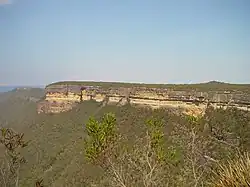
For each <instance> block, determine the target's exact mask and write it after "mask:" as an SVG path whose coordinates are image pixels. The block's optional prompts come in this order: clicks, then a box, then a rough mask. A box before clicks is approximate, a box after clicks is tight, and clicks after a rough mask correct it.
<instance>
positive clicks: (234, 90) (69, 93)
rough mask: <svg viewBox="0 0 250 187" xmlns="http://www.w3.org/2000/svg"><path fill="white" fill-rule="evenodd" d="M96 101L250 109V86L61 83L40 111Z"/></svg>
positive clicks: (48, 89) (195, 110) (191, 109)
mask: <svg viewBox="0 0 250 187" xmlns="http://www.w3.org/2000/svg"><path fill="white" fill-rule="evenodd" d="M87 100H95V101H97V102H102V103H103V104H104V105H106V104H115V105H125V104H131V105H136V106H149V107H152V108H160V107H174V108H180V109H182V110H183V111H184V112H186V113H194V114H198V113H202V112H203V111H204V110H205V108H206V106H207V104H208V103H210V104H211V105H212V106H214V107H223V108H226V107H237V108H240V109H244V110H249V106H250V85H232V84H225V83H216V82H212V83H206V84H194V85H145V84H125V83H98V82H61V83H60V82H59V83H54V84H51V85H48V86H47V87H46V95H45V99H44V101H42V102H40V103H39V104H38V113H42V112H44V113H60V112H64V111H69V110H71V109H72V108H73V107H74V106H76V104H77V103H80V102H82V101H87Z"/></svg>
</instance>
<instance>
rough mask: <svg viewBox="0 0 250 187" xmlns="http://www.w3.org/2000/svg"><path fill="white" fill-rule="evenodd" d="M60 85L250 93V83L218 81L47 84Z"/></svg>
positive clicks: (50, 85)
mask: <svg viewBox="0 0 250 187" xmlns="http://www.w3.org/2000/svg"><path fill="white" fill-rule="evenodd" d="M58 85H74V86H78V85H79V86H80V85H82V86H83V85H84V86H100V87H106V88H107V87H113V88H118V87H148V88H163V89H164V88H165V89H173V90H183V91H185V90H197V91H243V92H249V93H250V84H230V83H223V82H217V81H210V82H207V83H197V84H145V83H125V82H94V81H61V82H55V83H52V84H49V85H47V86H46V88H48V87H53V86H58Z"/></svg>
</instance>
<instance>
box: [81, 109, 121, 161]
mask: <svg viewBox="0 0 250 187" xmlns="http://www.w3.org/2000/svg"><path fill="white" fill-rule="evenodd" d="M86 132H87V137H86V138H85V154H86V157H87V159H88V160H89V161H95V160H96V159H97V158H98V157H99V156H100V155H101V154H102V153H104V152H105V151H106V150H107V149H108V148H109V147H111V145H112V142H114V140H115V138H116V137H117V134H116V118H115V116H114V114H112V113H107V114H105V115H104V116H103V118H102V120H101V121H98V120H96V119H94V118H90V119H89V121H88V123H87V124H86Z"/></svg>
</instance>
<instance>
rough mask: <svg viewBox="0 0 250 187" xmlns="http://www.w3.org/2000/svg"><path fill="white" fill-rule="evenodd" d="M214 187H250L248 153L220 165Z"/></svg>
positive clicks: (249, 158)
mask: <svg viewBox="0 0 250 187" xmlns="http://www.w3.org/2000/svg"><path fill="white" fill-rule="evenodd" d="M212 186H213V187H241V186H242V187H243V186H244V187H245V186H246V187H247V186H250V156H249V154H248V153H245V154H243V155H240V156H238V158H237V159H235V160H229V161H228V162H227V163H226V164H223V165H219V168H218V170H217V172H216V173H215V180H214V182H213V183H212Z"/></svg>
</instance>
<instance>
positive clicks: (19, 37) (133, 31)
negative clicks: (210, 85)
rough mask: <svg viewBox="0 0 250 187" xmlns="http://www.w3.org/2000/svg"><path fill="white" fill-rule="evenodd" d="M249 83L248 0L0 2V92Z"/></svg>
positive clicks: (249, 13) (40, 0)
mask: <svg viewBox="0 0 250 187" xmlns="http://www.w3.org/2000/svg"><path fill="white" fill-rule="evenodd" d="M62 80H92V81H121V82H144V83H197V82H207V81H211V80H216V81H223V82H230V83H250V0H11V1H10V0H9V1H8V0H0V85H46V84H49V83H52V82H57V81H62Z"/></svg>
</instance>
